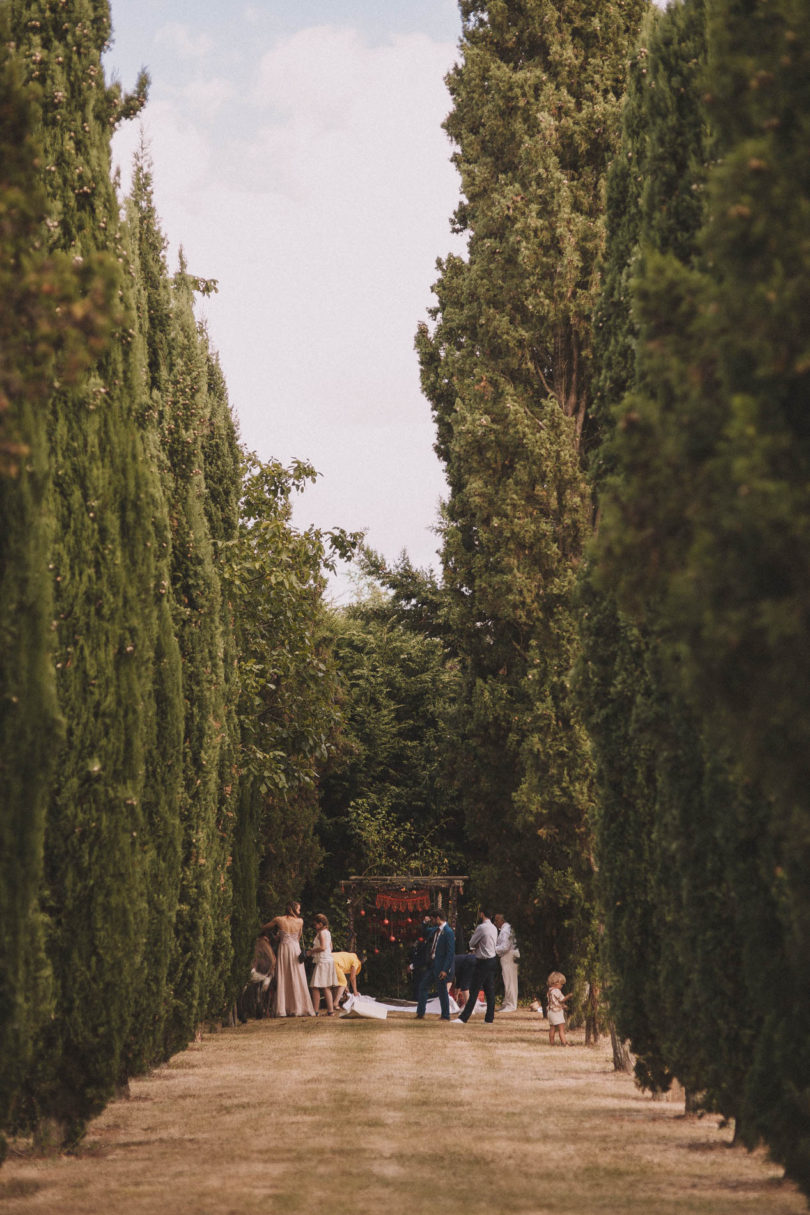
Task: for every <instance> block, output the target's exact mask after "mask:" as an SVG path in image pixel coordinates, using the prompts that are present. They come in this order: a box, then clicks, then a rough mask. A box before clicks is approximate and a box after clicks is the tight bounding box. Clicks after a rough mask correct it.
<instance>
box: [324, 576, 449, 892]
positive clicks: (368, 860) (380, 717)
mask: <svg viewBox="0 0 810 1215" xmlns="http://www.w3.org/2000/svg"><path fill="white" fill-rule="evenodd" d="M370 565H371V566H374V567H375V568H376V570H377V571H378V573H380V574H382V573H383V566H382V563H381V562H380V560H379V558H376V557H374V555H370ZM407 568H408V574H409V579H410V582H411V587H412V589H413V588H414V586H415V584H416V582H417V575H416V573H415V571H413V570H411V569H410V567H407ZM403 570H404V566H401V567H400V573H402V572H403ZM404 616H405V617H406V618H405V619H403V612H402V608H401V603H400V602H399V601H398V600H397V598H396V597H391V596H389V595H386V594H384V593H383V592H382V591H381V590H380V589H378V588H374V587H372V588H371V589H370V590H369V591H368V592H367V594H366V595H365V596H364V598H362V599H360V600H359V601H358V602H356V603H354V604H352V605H351V606H350V607H348V608H345V609H335V610H333V611H332V612H331V613H330V617H329V622H328V624H329V633H330V637H331V648H332V653H333V661H334V663H335V667H336V670H337V673H338V676H339V680H340V683H339V689H340V700H341V711H342V723H341V730H340V733H339V736H338V739H337V746H336V749H335V751H334V754H333V756H332V758H331V760H330V762H329V764H328V766H327V768H326V770H325V772H324V775H323V778H322V780H321V786H320V788H321V809H322V815H323V820H322V823H321V825H320V827H319V835H320V838H321V839H322V841H323V845H324V848H325V851H326V856H327V859H326V862H325V866H324V869H323V871H322V873H321V874H320V875H319V879H318V887H317V888H318V893H319V895H320V897H321V899H322V900H328V899H329V898H330V897H331V896H332V895H333V894H334V889H335V887H336V885H337V882H338V881H339V880H340V879H341V878H343V877H346V876H347V875H348V874H364V873H369V874H377V875H383V874H392V873H443V872H456V871H457V866H458V865H459V864H461V863H462V861H461V852H460V845H461V838H460V824H459V821H458V812H457V807H456V805H455V802H454V793H453V790H452V788H450V787H448V783H447V780H446V758H445V756H446V749H447V744H448V731H449V729H450V719H451V715H452V712H453V707H454V703H455V700H456V697H457V694H458V674H457V669H456V665H455V664H454V663H453V662H450V661H448V659H447V656H446V653H445V649H444V646H443V645H442V643H441V642H440V641H439V640H438V639H436V638H431V637H429V636H425V635H424V634H423V633H422V632H421V631H420V630H418V629H414V628H413V627H412V622H411V621H410V620H408V619H407V612H406V613H404Z"/></svg>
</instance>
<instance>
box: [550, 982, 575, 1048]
mask: <svg viewBox="0 0 810 1215" xmlns="http://www.w3.org/2000/svg"><path fill="white" fill-rule="evenodd" d="M564 987H565V975H563V974H560V972H559V970H552V972H551V974H550V975H549V976H548V995H547V1004H548V1040H549V1044H550V1045H551V1046H553V1045H554V1033H555V1031H556V1030H559V1031H560V1046H568V1043H567V1042H566V1040H565V1006H566V1004H567V1003H568V1001H569V1000H570V999H571V997H570V995H568V996H564V995H563V994H562V989H563V988H564Z"/></svg>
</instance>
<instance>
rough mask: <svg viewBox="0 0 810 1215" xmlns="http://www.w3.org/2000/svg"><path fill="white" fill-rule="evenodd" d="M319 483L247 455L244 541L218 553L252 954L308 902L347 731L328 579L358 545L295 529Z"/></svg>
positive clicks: (238, 853)
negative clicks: (280, 915) (296, 509)
mask: <svg viewBox="0 0 810 1215" xmlns="http://www.w3.org/2000/svg"><path fill="white" fill-rule="evenodd" d="M314 477H315V472H314V470H313V469H312V468H311V467H310V466H309V465H307V464H304V463H301V462H297V463H295V464H294V465H292V467H290V468H289V469H286V468H284V467H283V466H282V465H281V464H279V463H278V462H277V461H270V462H267V463H262V462H260V461H259V460H258V459H257V457H256V456H254V455H252V454H246V455H245V456H244V466H243V471H242V489H241V499H240V521H239V528H238V532H237V534H236V536H235V537H234V538H233V539H232V540H229V541H225V542H223V543H222V544H221V545H220V551H221V553H222V562H223V574H224V578H225V583H226V588H227V595H228V600H229V603H230V608H231V611H232V613H233V617H234V621H235V627H236V637H237V649H238V668H239V703H238V716H239V722H240V727H241V737H240V748H239V757H238V765H239V770H240V773H241V786H240V794H239V797H240V801H239V814H238V825H237V839H236V842H235V862H236V864H237V865H238V867H239V873H240V875H241V876H240V887H241V889H242V891H243V899H242V905H241V909H240V917H241V918H240V921H239V923H240V925H241V927H240V929H239V931H240V933H241V937H240V939H241V941H242V945H241V948H242V949H243V950H245V949H246V946H247V945H248V944H249V943H252V940H253V936H255V930H256V927H257V924H258V923H260V920H259V918H258V917H259V915H261V916H262V917H263V918H264V919H267V918H269V916H271V915H274V914H276V913H277V912H278V909H279V906H280V905H281V906H283V904H284V903H285V902H286V901H287V899H289V898H291V897H296V896H299V897H300V892H301V888H302V886H303V885H304V883H305V882H307V881H308V880H309V879H310V878H311V877H312V875H313V874H314V872H315V870H316V868H317V867H318V864H319V863H320V860H321V856H322V853H321V848H320V845H319V843H318V841H317V838H316V836H315V831H314V829H315V824H316V822H317V818H318V813H319V811H318V794H317V787H316V783H317V777H318V773H319V771H320V769H321V768H322V767H323V766H324V764H325V763H326V760H327V757H328V755H329V753H330V750H331V748H332V746H333V738H334V735H335V732H336V730H337V728H338V725H339V721H340V716H339V709H338V706H337V704H336V697H337V690H336V684H335V674H334V670H333V666H332V663H331V660H330V657H329V649H328V645H327V641H326V638H325V617H324V610H325V609H324V606H323V598H322V597H323V590H324V586H325V578H324V568H325V567H327V568H328V567H329V565H330V564H331V563H332V562H333V560H334V557H335V556H343V557H345V556H348V555H349V553H350V552H351V551H352V550H353V548H354V545H355V544H356V543H357V541H358V539H359V537H357V536H354V535H351V534H347V533H344V532H342V531H340V530H339V529H336V530H334V531H332V532H329V533H326V534H324V533H321V532H320V531H318V530H317V529H315V528H308V529H306V530H305V531H303V532H301V531H298V530H297V529H296V528H294V527H293V526H292V522H291V518H292V495H293V493H296V492H300V491H301V490H302V489H303V488H304V487H305V485H306V484H307V482H309V481H311V480H313V479H314ZM257 881H258V908H257V894H256V891H257ZM243 956H245V957H247V953H246V952H245V953H244V954H243Z"/></svg>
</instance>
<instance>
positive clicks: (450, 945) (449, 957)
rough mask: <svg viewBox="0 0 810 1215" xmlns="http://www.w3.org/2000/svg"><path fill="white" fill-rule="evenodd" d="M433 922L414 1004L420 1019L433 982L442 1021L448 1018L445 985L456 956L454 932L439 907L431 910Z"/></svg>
mask: <svg viewBox="0 0 810 1215" xmlns="http://www.w3.org/2000/svg"><path fill="white" fill-rule="evenodd" d="M433 922H434V924H435V925H436V931H435V932H434V933H433V936H432V937H431V938H430V956H429V958H428V964H427V970H426V971H425V973H424V974H423V975H422V978H421V980H420V982H419V999H418V1001H417V1004H416V1015H417V1017H418V1018H419V1019H420V1020H421V1019H422V1018H423V1017H424V1015H425V1008H426V1006H427V998H428V992H429V991H430V989H431V987H432V986H433V984H434V983H435V984H436V990H437V991H438V993H439V1008H440V1009H441V1015H442V1021H449V1020H450V997H449V995H448V992H447V985H448V983H449V982H450V979H451V978H452V977H453V959H454V958H455V956H456V934H455V933H454V932H453V929H452V928H451V927H450V925H449V924H448V923H447V916H446V915H445V914H444V912H443V911H442V909H441V907H437V909H436V910H435V911H434V912H433Z"/></svg>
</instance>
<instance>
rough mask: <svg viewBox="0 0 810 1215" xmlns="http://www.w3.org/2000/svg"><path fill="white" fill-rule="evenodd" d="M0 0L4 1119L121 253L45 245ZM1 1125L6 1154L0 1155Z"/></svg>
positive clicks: (36, 918) (27, 986) (39, 967)
mask: <svg viewBox="0 0 810 1215" xmlns="http://www.w3.org/2000/svg"><path fill="white" fill-rule="evenodd" d="M7 16H8V14H7V12H6V10H5V8H4V9H3V10H2V11H0V165H2V169H1V170H0V250H2V256H0V293H1V294H2V298H3V309H2V314H0V519H2V526H0V622H2V624H0V780H1V781H2V786H3V798H2V805H0V1059H2V1068H0V1128H2V1127H5V1126H7V1125H8V1119H9V1115H10V1113H11V1111H12V1110H13V1107H14V1101H15V1098H16V1095H17V1093H18V1091H19V1089H20V1086H21V1084H22V1082H23V1080H24V1077H25V1074H26V1070H27V1068H28V1067H29V1066H30V1063H31V1057H32V1051H33V1044H34V1039H35V1037H36V1033H37V1031H38V1030H40V1029H41V1028H42V1026H43V1025H44V1024H45V1022H46V1021H47V1019H48V1017H49V1015H50V1014H51V1012H52V1010H53V1004H52V1001H51V994H52V993H51V982H50V970H49V966H48V963H47V959H46V954H45V948H44V946H45V940H44V932H43V920H42V916H41V913H40V906H39V898H40V883H41V879H42V869H43V844H44V825H45V810H46V806H47V798H48V790H49V782H50V779H51V776H52V772H53V766H52V765H53V752H54V739H55V738H56V739H58V738H59V736H60V733H61V730H62V724H63V723H62V721H61V719H60V717H59V712H58V707H57V702H56V688H55V678H54V670H53V666H52V653H51V650H52V636H53V634H52V629H51V623H52V620H53V599H52V580H51V575H50V574H49V572H48V556H49V554H48V543H49V540H50V527H49V519H48V517H47V515H46V512H45V509H44V500H45V496H46V493H47V483H48V461H47V434H46V422H47V400H48V397H49V395H50V393H51V391H52V387H53V381H54V379H60V380H62V381H65V382H70V381H74V380H75V379H76V378H77V377H78V376H80V375H81V374H82V372H83V371H84V370H85V369H86V367H87V365H88V364H89V363H90V362H92V361H93V359H94V358H95V357H97V356H98V354H99V353H100V351H101V349H102V348H103V344H104V340H105V335H106V334H107V332H108V330H109V322H108V316H109V314H110V313H111V312H112V311H113V310H114V309H113V299H112V285H113V282H114V278H113V275H112V272H111V268H110V266H109V264H104V263H99V262H98V261H96V262H94V263H93V265H87V266H76V265H74V264H73V261H72V259H71V258H69V257H67V256H64V255H59V254H53V253H51V254H49V253H48V251H47V243H48V242H47V229H46V227H45V220H46V216H47V208H46V203H45V198H44V195H43V192H42V190H41V188H40V183H39V180H38V174H37V147H36V144H35V142H34V132H35V130H36V128H37V124H38V112H37V109H36V106H35V101H34V97H33V93H34V90H32V89H31V87H30V86H29V87H25V86H24V84H23V76H22V72H21V70H20V65H19V63H18V62H16V59H15V56H14V54H13V52H12V51H11V50H10V49H9V41H10V37H9V29H8V24H7ZM2 1154H3V1151H2V1137H0V1157H2Z"/></svg>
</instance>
